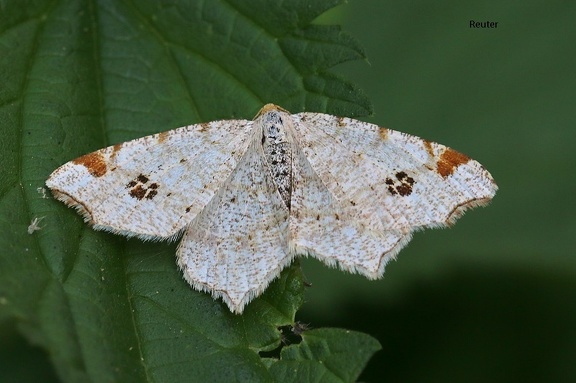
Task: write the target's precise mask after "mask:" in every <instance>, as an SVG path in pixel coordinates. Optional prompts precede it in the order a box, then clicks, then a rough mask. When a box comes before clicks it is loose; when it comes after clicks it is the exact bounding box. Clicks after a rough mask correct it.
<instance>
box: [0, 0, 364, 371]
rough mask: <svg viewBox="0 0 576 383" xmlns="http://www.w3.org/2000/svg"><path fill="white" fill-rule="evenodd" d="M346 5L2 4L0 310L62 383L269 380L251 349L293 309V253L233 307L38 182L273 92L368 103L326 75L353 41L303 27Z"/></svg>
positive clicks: (1, 318)
mask: <svg viewBox="0 0 576 383" xmlns="http://www.w3.org/2000/svg"><path fill="white" fill-rule="evenodd" d="M339 2H340V1H334V0H324V1H317V2H314V3H315V4H314V5H309V4H308V2H304V1H297V0H292V1H284V2H272V1H262V0H261V1H244V0H243V1H240V0H230V1H227V2H220V1H176V0H174V1H170V2H167V1H151V0H147V1H129V0H126V1H105V0H99V1H92V2H90V1H84V0H75V1H61V2H58V1H48V0H44V1H42V0H39V1H35V2H29V3H27V4H26V6H25V7H23V6H22V3H21V2H20V1H16V0H9V1H4V2H2V3H0V126H1V128H2V131H1V133H2V134H1V135H0V229H1V230H0V247H1V248H2V250H3V251H2V253H1V254H0V323H3V322H6V321H10V322H11V323H15V324H16V326H17V328H18V329H19V330H20V331H21V332H22V334H23V335H24V336H25V337H26V338H27V339H28V340H30V341H31V342H33V343H34V344H36V345H39V346H41V347H42V348H44V349H45V350H47V352H48V354H49V357H50V359H51V361H52V363H53V365H54V368H55V370H56V372H57V374H58V375H59V377H60V378H61V379H62V380H63V381H65V382H76V381H82V382H85V381H121V382H142V381H170V382H173V381H247V382H256V381H270V380H272V375H271V372H270V371H268V368H267V363H265V362H264V361H263V359H262V358H261V357H260V356H259V354H258V353H259V352H261V351H270V350H272V349H275V348H276V347H278V345H279V344H280V341H281V333H280V331H279V330H278V327H279V326H284V325H288V324H290V323H293V322H294V316H295V312H296V310H297V309H298V307H299V306H300V304H301V303H302V299H303V298H302V294H303V292H302V290H303V287H302V277H301V274H300V269H299V265H298V264H297V263H295V264H294V265H293V266H291V267H290V268H288V269H287V270H285V271H284V272H283V273H282V275H281V277H280V278H279V279H278V280H276V281H275V282H274V283H273V284H272V285H271V287H270V288H269V289H268V290H267V292H266V293H265V294H264V295H263V296H262V297H260V298H258V299H256V300H255V301H254V302H253V303H251V304H250V305H248V307H247V309H246V310H245V313H244V315H242V316H237V315H233V314H231V313H230V312H229V311H228V309H227V308H226V307H225V306H224V305H223V304H222V302H220V301H214V300H213V299H212V298H211V297H210V296H209V295H207V294H204V293H200V292H196V291H194V290H192V289H191V288H190V287H189V286H188V285H187V284H186V282H185V281H184V280H183V279H182V277H181V274H180V272H179V271H178V269H177V266H176V264H175V257H174V254H175V248H176V245H175V244H167V243H152V244H151V243H143V242H141V241H138V240H134V239H132V240H126V239H125V238H122V237H119V236H115V235H111V234H107V233H102V232H95V231H93V230H92V229H91V228H90V227H88V226H87V225H85V224H84V223H83V222H82V219H81V218H80V217H79V215H78V214H76V212H74V211H73V210H72V209H68V208H66V207H65V206H64V205H63V204H62V203H59V202H57V201H55V200H54V199H53V198H52V197H51V196H50V193H49V191H48V190H46V188H45V185H44V182H45V180H46V178H47V177H48V175H49V174H50V173H51V172H52V171H53V170H54V169H56V168H57V167H58V166H59V165H61V164H63V163H65V162H67V161H69V160H71V159H74V158H76V157H78V156H80V155H82V154H85V153H88V152H91V151H93V150H96V149H99V148H102V147H105V146H108V145H112V144H115V143H119V142H123V141H126V140H129V139H133V138H137V137H142V136H144V135H147V134H151V133H156V132H159V131H165V130H169V129H173V128H176V127H178V126H182V125H187V124H191V123H196V122H203V121H210V120H214V119H221V118H232V117H238V118H251V117H252V116H253V115H254V114H255V113H256V112H257V110H258V109H259V108H260V107H261V106H262V105H263V104H265V103H268V102H273V103H276V104H278V105H281V106H282V107H284V108H286V109H288V110H291V111H293V112H298V111H301V110H309V111H319V112H329V113H333V114H340V115H349V116H353V115H364V114H367V113H370V108H371V107H370V104H369V102H368V100H367V99H366V97H365V96H364V95H363V93H362V92H361V91H360V90H359V89H357V88H356V87H355V86H354V85H352V84H350V83H348V82H346V81H344V80H343V79H340V78H338V77H336V76H335V75H334V74H332V73H331V72H329V68H330V67H331V66H333V65H335V64H337V63H340V62H343V61H347V60H354V59H362V58H363V57H364V56H363V52H362V50H361V48H360V47H359V46H358V44H357V43H355V42H354V41H353V40H352V39H351V38H350V37H348V36H347V35H346V34H344V33H343V32H342V31H340V29H338V28H336V27H328V26H318V25H311V24H310V22H311V21H312V20H314V19H315V18H316V17H317V16H318V15H320V14H321V13H322V12H324V11H325V10H326V9H329V8H330V7H332V6H334V5H336V4H338V3H339ZM40 217H44V219H43V220H42V221H41V224H40V226H41V228H42V229H41V230H39V231H35V232H33V233H32V234H29V233H28V231H27V228H28V225H29V224H30V223H31V221H32V220H33V219H34V218H40ZM350 369H351V370H352V369H354V367H353V366H350ZM351 370H350V371H351ZM273 375H274V377H275V378H278V373H277V372H275V373H274V374H273ZM349 376H352V375H349Z"/></svg>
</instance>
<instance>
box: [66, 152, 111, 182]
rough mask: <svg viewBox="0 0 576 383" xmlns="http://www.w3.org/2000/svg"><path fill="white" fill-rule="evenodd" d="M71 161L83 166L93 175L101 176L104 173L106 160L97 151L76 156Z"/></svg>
mask: <svg viewBox="0 0 576 383" xmlns="http://www.w3.org/2000/svg"><path fill="white" fill-rule="evenodd" d="M72 162H74V163H75V164H78V165H83V166H85V167H86V169H87V170H88V172H89V173H90V174H92V175H93V176H94V177H102V176H103V175H104V174H106V161H105V160H104V156H102V153H100V152H99V151H98V152H94V153H90V154H86V155H84V156H82V157H78V158H76V159H75V160H73V161H72Z"/></svg>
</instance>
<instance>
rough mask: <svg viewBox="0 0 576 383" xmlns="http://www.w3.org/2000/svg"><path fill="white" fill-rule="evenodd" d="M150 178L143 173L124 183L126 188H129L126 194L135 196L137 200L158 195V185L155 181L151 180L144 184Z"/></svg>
mask: <svg viewBox="0 0 576 383" xmlns="http://www.w3.org/2000/svg"><path fill="white" fill-rule="evenodd" d="M148 181H150V179H149V178H148V177H147V176H145V175H144V174H139V175H138V176H137V177H136V178H135V179H133V180H132V181H130V182H128V183H127V184H126V188H127V189H130V191H129V192H128V195H130V197H133V198H136V199H137V200H142V199H144V198H146V199H153V198H154V197H156V195H158V188H159V187H160V185H159V184H158V183H156V182H152V183H151V184H150V185H146V184H147V183H148Z"/></svg>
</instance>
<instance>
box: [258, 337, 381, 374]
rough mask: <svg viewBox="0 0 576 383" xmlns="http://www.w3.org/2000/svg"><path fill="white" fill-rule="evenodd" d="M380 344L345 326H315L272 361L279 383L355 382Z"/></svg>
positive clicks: (270, 361)
mask: <svg viewBox="0 0 576 383" xmlns="http://www.w3.org/2000/svg"><path fill="white" fill-rule="evenodd" d="M380 348H381V347H380V344H379V343H378V342H377V341H376V340H375V339H374V338H372V337H370V336H368V335H365V334H362V333H358V332H354V331H347V330H342V329H330V328H325V329H315V330H310V331H306V332H304V333H303V334H302V342H301V343H300V344H298V345H291V346H288V347H285V348H284V349H283V350H282V352H281V358H280V360H269V361H268V362H269V364H270V373H271V374H272V375H273V376H274V378H275V379H276V380H277V381H279V382H323V383H328V382H353V381H356V378H358V375H360V372H361V371H362V369H363V368H364V366H365V365H366V363H367V362H368V359H370V357H371V356H372V354H374V353H375V352H376V351H378V350H380Z"/></svg>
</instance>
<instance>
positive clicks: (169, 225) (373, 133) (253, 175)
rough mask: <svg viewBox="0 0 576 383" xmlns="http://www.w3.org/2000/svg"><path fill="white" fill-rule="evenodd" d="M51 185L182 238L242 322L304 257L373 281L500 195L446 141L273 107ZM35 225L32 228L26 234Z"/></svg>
mask: <svg viewBox="0 0 576 383" xmlns="http://www.w3.org/2000/svg"><path fill="white" fill-rule="evenodd" d="M46 185H47V186H48V187H49V188H50V189H52V192H53V194H54V195H55V197H56V198H58V199H60V200H61V201H64V202H65V203H66V204H68V205H70V206H72V207H75V208H76V209H77V210H78V211H79V212H80V213H81V214H82V215H83V216H84V219H85V220H86V221H87V222H89V223H90V224H92V225H93V226H94V228H95V229H97V230H106V231H110V232H113V233H117V234H122V235H126V236H129V237H131V236H136V237H139V238H142V239H154V240H162V239H168V240H173V239H176V238H177V237H179V236H180V235H182V240H181V242H180V245H179V246H178V250H177V257H178V264H179V266H180V268H181V269H182V271H183V273H184V278H185V279H186V280H187V281H188V282H189V283H190V284H191V285H192V286H193V287H194V288H195V289H197V290H201V291H207V292H210V293H211V294H212V296H213V297H215V298H219V297H221V298H222V299H223V300H224V302H225V303H226V304H227V305H228V306H229V308H230V310H231V311H233V312H235V313H241V312H242V311H243V310H244V307H245V306H246V304H248V302H250V301H251V300H252V299H253V298H255V297H257V296H259V295H260V294H262V292H263V291H264V290H265V289H266V287H267V286H268V285H269V284H270V282H271V281H272V280H273V279H274V278H276V277H277V276H278V275H279V274H280V272H281V271H282V269H283V268H284V267H285V266H287V265H288V264H289V263H290V262H291V261H292V260H293V258H294V257H295V256H296V255H311V256H313V257H316V258H318V259H320V260H322V261H323V262H324V263H326V264H327V265H329V266H339V267H340V268H341V269H343V270H347V271H350V272H357V273H360V274H363V275H365V276H366V277H368V278H370V279H375V278H379V277H381V276H382V274H383V273H384V267H385V265H386V263H387V262H388V261H389V260H390V259H392V258H394V257H395V255H396V254H397V253H398V252H399V251H400V249H401V248H402V247H404V246H405V245H406V244H407V243H408V241H409V240H410V238H411V235H412V233H413V232H414V231H416V230H419V229H423V228H426V227H441V226H446V225H449V224H452V223H453V222H454V221H455V220H456V219H457V218H458V217H460V215H462V213H463V212H464V211H465V210H466V209H468V208H471V207H474V206H479V205H485V204H486V203H488V202H489V201H490V200H491V199H492V197H493V196H494V195H495V193H496V190H497V186H496V184H495V183H494V180H493V179H492V177H491V176H490V173H488V171H486V169H484V167H482V165H480V164H479V163H478V162H476V161H474V160H472V159H470V158H469V157H467V156H465V155H463V154H461V153H458V152H456V151H454V150H452V149H450V148H448V147H446V146H443V145H440V144H437V143H434V142H430V141H426V140H423V139H421V138H418V137H414V136H411V135H408V134H404V133H400V132H396V131H393V130H389V129H385V128H381V127H378V126H376V125H373V124H368V123H365V122H361V121H357V120H353V119H350V118H342V117H335V116H331V115H327V114H322V113H299V114H289V113H288V112H287V111H286V110H284V109H282V108H280V107H278V106H275V105H272V104H268V105H266V106H264V107H263V108H262V109H261V110H260V112H259V113H258V115H257V116H256V118H255V119H254V120H253V121H248V120H226V121H214V122H209V123H202V124H197V125H190V126H186V127H182V128H179V129H175V130H172V131H168V132H164V133H159V134H155V135H152V136H147V137H143V138H139V139H136V140H133V141H129V142H125V143H122V144H117V145H114V146H110V147H108V148H104V149H101V150H98V151H96V152H93V153H90V154H87V155H85V156H82V157H80V158H77V159H75V160H73V161H70V162H68V163H66V164H64V165H62V166H61V167H60V168H58V169H57V170H56V171H54V172H53V173H52V175H51V176H50V178H49V179H48V180H47V182H46ZM29 230H30V228H29Z"/></svg>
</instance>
